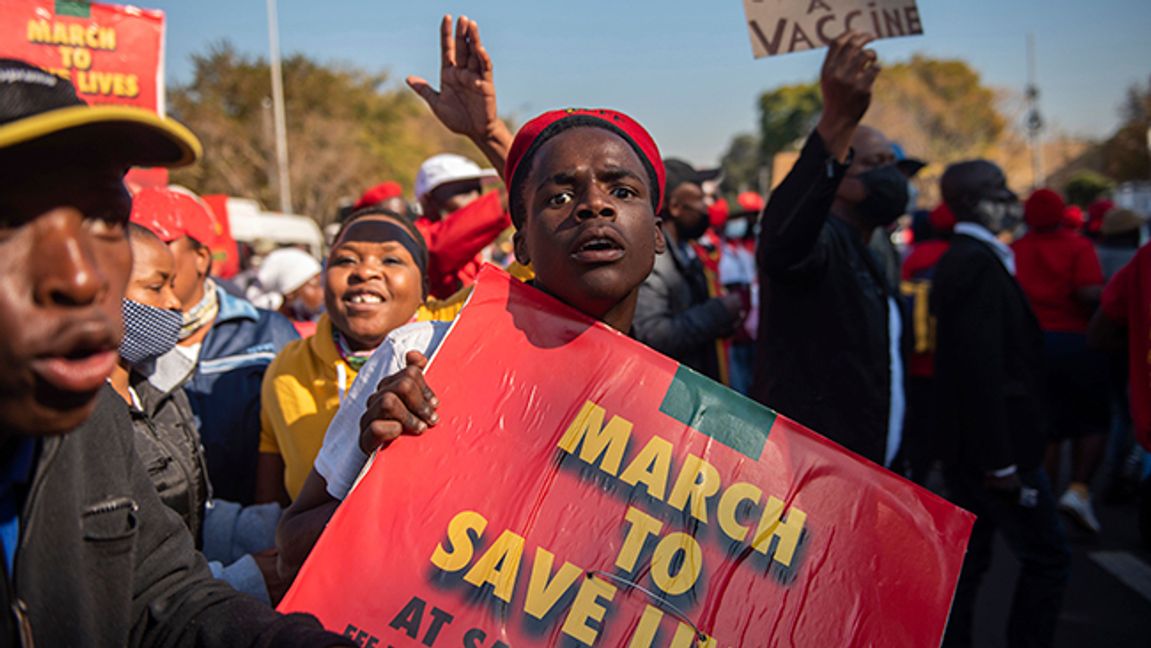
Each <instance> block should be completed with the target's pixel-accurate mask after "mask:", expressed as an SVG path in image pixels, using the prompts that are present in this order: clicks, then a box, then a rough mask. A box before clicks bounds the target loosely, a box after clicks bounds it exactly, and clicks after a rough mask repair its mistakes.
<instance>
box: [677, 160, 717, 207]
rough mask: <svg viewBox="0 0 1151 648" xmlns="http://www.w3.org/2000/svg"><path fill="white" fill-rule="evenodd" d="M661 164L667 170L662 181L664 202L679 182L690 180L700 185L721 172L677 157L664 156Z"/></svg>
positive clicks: (713, 178)
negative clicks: (696, 166) (700, 167)
mask: <svg viewBox="0 0 1151 648" xmlns="http://www.w3.org/2000/svg"><path fill="white" fill-rule="evenodd" d="M663 166H664V168H665V169H666V170H667V179H666V180H665V181H664V184H663V187H664V191H663V195H664V202H665V203H666V201H667V198H668V197H669V196H670V195H671V192H672V191H675V188H676V187H678V186H680V185H681V184H684V183H687V182H691V183H694V184H698V185H701V184H703V183H705V182H707V181H709V180H715V179H716V178H718V177H719V176H720V174H721V173H723V169H700V170H697V169H696V168H695V167H693V166H692V165H690V164H688V163H687V162H684V161H683V160H680V159H677V158H665V159H664V161H663Z"/></svg>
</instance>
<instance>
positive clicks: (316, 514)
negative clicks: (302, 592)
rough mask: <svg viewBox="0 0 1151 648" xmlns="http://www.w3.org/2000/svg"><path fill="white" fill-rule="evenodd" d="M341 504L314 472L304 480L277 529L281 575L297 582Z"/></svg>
mask: <svg viewBox="0 0 1151 648" xmlns="http://www.w3.org/2000/svg"><path fill="white" fill-rule="evenodd" d="M339 505H340V501H339V500H337V499H336V498H334V497H332V496H331V495H329V494H328V484H327V482H325V481H324V478H323V477H321V476H320V474H319V473H317V472H316V470H315V469H314V468H313V469H312V471H311V472H310V473H308V478H307V479H306V480H304V487H303V488H301V489H300V495H299V496H298V497H297V498H296V501H294V502H292V505H291V506H289V507H288V510H286V511H284V516H283V517H282V518H280V524H279V526H277V527H276V549H277V550H278V551H279V562H278V563H277V565H276V567H277V571H279V573H280V577H281V578H284V579H285V580H287V581H288V582H291V581H292V580H294V579H295V578H296V574H297V573H298V572H299V571H300V567H301V566H302V565H303V564H304V560H306V559H307V557H308V554H310V553H311V552H312V547H314V546H315V545H316V541H317V540H319V539H320V534H322V533H323V532H324V528H325V527H326V526H327V525H328V520H330V519H332V514H333V513H335V512H336V507H337V506H339Z"/></svg>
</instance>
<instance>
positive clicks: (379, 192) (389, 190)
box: [352, 180, 404, 209]
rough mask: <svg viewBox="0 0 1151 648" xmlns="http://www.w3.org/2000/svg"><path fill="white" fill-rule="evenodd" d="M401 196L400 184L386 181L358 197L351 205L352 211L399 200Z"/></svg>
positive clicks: (402, 190)
mask: <svg viewBox="0 0 1151 648" xmlns="http://www.w3.org/2000/svg"><path fill="white" fill-rule="evenodd" d="M403 195H404V188H403V187H401V186H400V183H398V182H396V181H394V180H388V181H386V182H381V183H380V184H378V185H376V186H374V187H372V188H371V189H368V190H367V191H365V192H364V195H362V196H360V199H359V200H357V201H356V204H355V205H352V209H363V208H364V207H371V206H372V205H378V204H380V203H382V202H384V201H385V200H391V199H392V198H399V197H401V196H403Z"/></svg>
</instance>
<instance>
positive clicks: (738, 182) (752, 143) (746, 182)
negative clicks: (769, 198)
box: [719, 133, 764, 196]
mask: <svg viewBox="0 0 1151 648" xmlns="http://www.w3.org/2000/svg"><path fill="white" fill-rule="evenodd" d="M719 164H720V167H721V168H723V181H722V182H721V183H720V192H722V193H723V194H724V195H726V196H734V195H735V194H738V193H739V192H741V191H748V190H751V191H758V190H759V172H760V169H763V168H764V160H763V153H762V149H761V147H760V144H759V138H758V137H756V136H755V135H752V134H750V133H740V134H739V135H736V136H735V138H733V139H732V140H731V144H729V145H728V147H727V152H726V153H724V154H723V157H722V158H721V159H720V161H719Z"/></svg>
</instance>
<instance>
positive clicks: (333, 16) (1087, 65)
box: [137, 0, 1151, 165]
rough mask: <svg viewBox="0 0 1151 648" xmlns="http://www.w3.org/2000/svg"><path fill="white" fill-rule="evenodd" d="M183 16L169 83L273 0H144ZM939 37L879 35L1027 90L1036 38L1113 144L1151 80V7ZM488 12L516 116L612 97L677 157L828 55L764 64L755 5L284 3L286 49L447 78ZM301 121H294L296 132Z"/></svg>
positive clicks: (720, 135) (1032, 5)
mask: <svg viewBox="0 0 1151 648" xmlns="http://www.w3.org/2000/svg"><path fill="white" fill-rule="evenodd" d="M137 2H138V3H139V4H141V5H143V6H148V7H155V8H159V9H163V10H164V11H165V12H167V16H168V32H167V57H168V63H167V65H168V74H169V82H170V83H179V82H183V81H187V80H188V79H189V77H190V74H191V65H190V62H189V55H190V54H192V53H196V52H203V51H205V50H206V49H207V47H208V45H209V44H210V43H212V42H214V41H219V40H222V39H228V40H230V41H231V42H232V43H233V44H235V45H236V46H237V47H239V48H240V49H241V50H243V51H247V52H251V53H255V54H261V55H266V53H267V48H268V40H267V28H266V24H267V23H266V18H265V2H264V1H263V0H197V1H195V2H190V1H189V0H137ZM919 5H920V13H921V15H922V18H923V26H924V31H925V35H923V36H919V37H910V38H902V39H892V40H885V41H880V42H877V43H876V45H875V48H876V50H877V52H878V53H879V56H880V59H881V60H886V61H898V60H903V59H906V58H908V57H910V56H911V55H912V54H913V53H916V52H921V53H924V54H926V55H929V56H934V57H941V58H960V59H964V60H966V61H968V62H969V63H970V64H971V65H972V66H974V67H975V69H976V70H978V71H979V72H980V73H981V74H982V76H983V79H984V81H985V82H986V83H988V84H990V85H993V86H998V87H1004V88H1014V89H1017V90H1021V89H1022V87H1023V86H1024V84H1025V83H1026V75H1027V63H1026V35H1027V34H1028V33H1029V32H1030V33H1034V34H1035V38H1036V49H1037V54H1038V61H1039V65H1038V80H1039V84H1040V88H1041V90H1042V96H1041V109H1042V111H1043V114H1044V116H1045V117H1046V119H1047V122H1048V124H1049V125H1050V126H1052V127H1053V128H1054V129H1057V130H1059V131H1063V132H1068V133H1072V134H1079V135H1088V136H1096V137H1101V136H1105V135H1107V134H1108V133H1110V132H1111V131H1112V130H1113V129H1114V128H1115V127H1116V125H1117V124H1118V121H1119V118H1118V107H1119V104H1120V102H1121V101H1122V98H1123V96H1124V93H1125V91H1126V88H1127V87H1128V86H1130V85H1131V84H1132V83H1135V82H1140V83H1146V82H1147V80H1148V78H1149V76H1151V36H1149V34H1148V31H1147V30H1148V27H1149V26H1151V1H1149V0H919ZM444 13H452V14H454V15H459V14H464V15H467V16H469V17H471V18H474V19H476V20H478V21H479V23H480V28H481V32H482V34H483V37H484V42H485V44H486V45H487V47H488V51H489V52H490V53H491V55H492V58H493V59H494V62H495V73H496V86H497V92H498V94H499V101H500V105H501V112H503V113H505V114H509V115H512V116H514V117H515V118H517V119H518V120H520V121H521V122H522V121H523V120H524V119H527V118H530V117H531V116H533V115H534V114H536V113H539V112H542V111H544V110H547V109H551V108H556V107H563V106H573V105H574V106H604V107H611V108H616V109H620V110H623V111H626V112H628V113H630V114H632V115H633V116H635V117H636V118H637V119H639V120H640V121H641V122H643V123H644V124H645V125H646V126H647V127H648V128H649V129H650V130H651V131H652V133H653V135H654V136H655V138H656V140H657V141H658V142H659V144H660V148H661V149H662V150H663V152H664V154H665V155H667V156H679V157H684V158H687V159H689V160H692V161H694V162H696V163H697V164H700V165H708V164H712V163H714V162H716V161H717V160H718V159H719V156H720V155H721V154H722V153H723V151H724V150H725V149H726V147H727V144H728V142H729V141H730V139H731V137H732V136H733V135H735V134H736V133H739V132H750V131H754V129H755V120H756V112H755V100H756V97H757V96H758V95H759V93H761V92H763V91H764V90H767V89H769V88H771V87H774V86H776V85H779V84H783V83H794V82H799V81H809V80H812V79H814V78H816V76H817V75H818V72H819V66H820V63H821V61H822V56H823V55H822V51H819V52H807V53H799V54H790V55H787V56H782V57H773V58H767V59H760V60H755V59H753V58H752V55H751V46H750V44H749V41H748V36H747V29H746V23H745V18H744V13H743V3H742V2H741V0H696V1H694V2H689V1H687V0H676V1H673V2H667V1H664V2H655V1H651V0H648V1H644V0H632V1H630V2H629V1H628V0H566V1H565V0H532V1H528V0H521V1H519V2H506V1H499V0H486V1H482V2H448V1H435V0H374V1H373V0H328V1H327V2H322V3H321V2H315V1H314V0H279V17H280V41H281V47H282V49H283V51H284V52H285V53H292V52H302V53H304V54H307V55H309V56H312V57H315V58H318V59H320V60H324V61H335V62H344V63H349V64H352V65H356V66H358V67H362V68H366V69H371V70H384V71H387V72H389V74H390V75H391V78H392V79H393V82H395V83H402V80H403V78H404V77H405V76H406V75H408V74H418V75H422V76H424V77H426V78H428V79H429V80H431V81H432V82H433V83H438V75H439V69H438V66H439V49H438V24H439V23H438V20H439V17H440V16H442V15H443V14H444ZM289 126H290V125H289Z"/></svg>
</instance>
